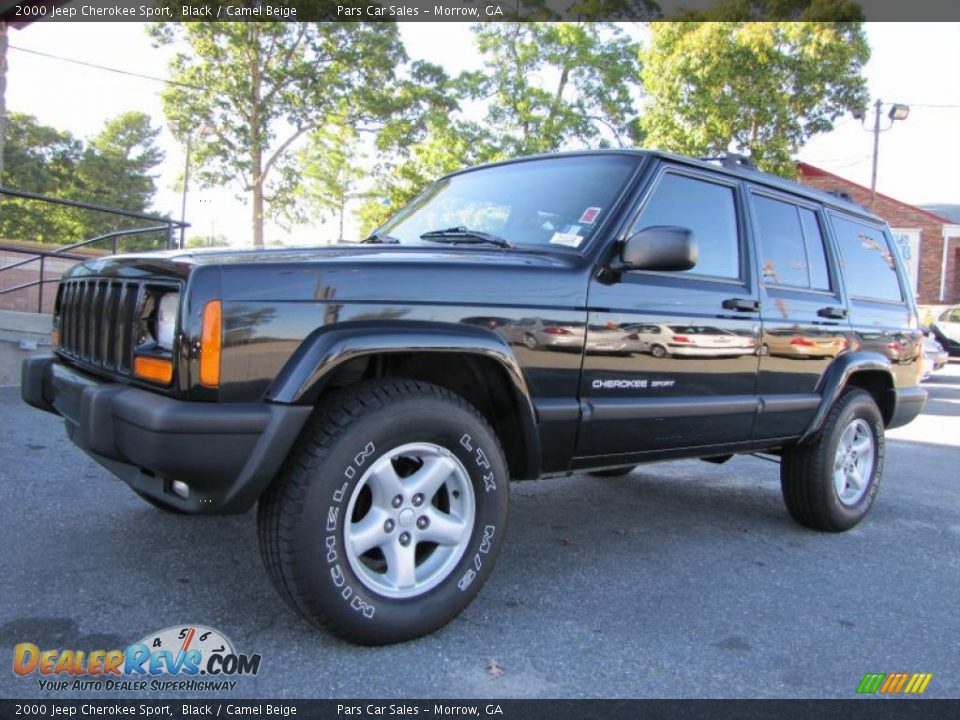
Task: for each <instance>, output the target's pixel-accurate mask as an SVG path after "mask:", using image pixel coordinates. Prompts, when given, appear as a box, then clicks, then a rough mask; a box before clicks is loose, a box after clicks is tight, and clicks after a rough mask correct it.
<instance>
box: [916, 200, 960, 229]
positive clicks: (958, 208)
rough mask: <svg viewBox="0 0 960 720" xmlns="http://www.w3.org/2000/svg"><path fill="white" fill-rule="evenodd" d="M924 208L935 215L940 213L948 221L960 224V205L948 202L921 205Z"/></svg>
mask: <svg viewBox="0 0 960 720" xmlns="http://www.w3.org/2000/svg"><path fill="white" fill-rule="evenodd" d="M922 207H923V209H924V210H929V211H930V212H932V213H935V214H937V215H942V216H943V217H945V218H947V219H948V220H949V221H950V222H952V223H956V224H960V205H952V204H950V203H939V204H937V205H923V206H922Z"/></svg>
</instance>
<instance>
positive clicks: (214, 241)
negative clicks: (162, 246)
mask: <svg viewBox="0 0 960 720" xmlns="http://www.w3.org/2000/svg"><path fill="white" fill-rule="evenodd" d="M229 245H230V242H229V241H228V240H227V238H226V236H225V235H215V236H213V237H211V236H209V235H191V236H190V237H188V238H187V241H186V242H185V243H184V247H188V248H206V247H228V246H229Z"/></svg>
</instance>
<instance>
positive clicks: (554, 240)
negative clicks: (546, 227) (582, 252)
mask: <svg viewBox="0 0 960 720" xmlns="http://www.w3.org/2000/svg"><path fill="white" fill-rule="evenodd" d="M582 242H583V238H582V237H580V236H579V235H575V234H573V233H566V232H555V233H554V234H553V237H551V238H550V244H551V245H566V246H567V247H580V243H582Z"/></svg>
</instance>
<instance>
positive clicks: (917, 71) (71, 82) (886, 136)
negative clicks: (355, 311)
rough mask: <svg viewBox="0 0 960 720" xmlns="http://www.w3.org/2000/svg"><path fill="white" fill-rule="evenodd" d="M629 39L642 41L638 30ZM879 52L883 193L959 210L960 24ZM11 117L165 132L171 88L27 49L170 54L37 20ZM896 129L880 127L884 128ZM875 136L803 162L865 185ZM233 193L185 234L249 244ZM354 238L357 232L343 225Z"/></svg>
mask: <svg viewBox="0 0 960 720" xmlns="http://www.w3.org/2000/svg"><path fill="white" fill-rule="evenodd" d="M399 27H400V33H401V37H402V39H403V41H404V44H405V45H406V48H407V53H408V55H410V57H411V58H413V59H424V60H429V61H431V62H435V63H438V64H440V65H442V66H444V67H445V68H446V69H447V71H448V72H450V73H457V72H459V71H461V70H465V69H469V68H474V67H477V66H478V65H479V58H478V54H477V53H476V51H475V49H474V47H475V46H474V43H473V38H472V35H471V33H470V26H469V25H468V24H467V23H444V24H440V23H400V24H399ZM627 29H628V30H629V31H630V32H632V33H634V34H637V35H638V36H641V37H642V35H643V33H642V31H641V30H638V29H637V27H636V24H628V28H627ZM866 30H867V36H868V40H869V42H870V45H871V49H872V54H871V59H870V62H869V63H868V65H867V67H866V69H865V75H866V78H867V81H868V84H869V89H870V95H871V100H876V99H878V98H879V99H881V100H883V101H884V103H892V102H897V103H904V104H908V105H910V106H911V111H910V116H909V118H908V119H907V120H905V121H901V122H897V123H895V124H894V125H893V127H892V128H891V129H890V130H888V131H886V132H883V133H882V134H881V136H880V152H879V162H878V179H877V190H878V191H879V192H881V193H884V194H887V195H890V196H893V197H895V198H897V199H899V200H903V201H906V202H909V203H914V204H931V203H957V204H960V23H868V24H867V26H866ZM9 41H10V46H11V49H10V51H9V53H8V62H9V72H8V79H7V109H8V110H9V111H11V112H24V113H28V114H30V115H34V116H35V117H36V118H37V119H38V120H39V121H40V122H41V123H44V124H47V125H52V126H54V127H56V128H59V129H63V130H69V131H70V132H71V133H73V134H74V135H76V136H78V137H82V138H90V137H92V136H94V135H96V134H97V132H98V131H99V130H100V129H101V128H102V127H103V125H104V122H105V121H106V120H107V119H109V118H111V117H115V116H116V115H119V114H120V113H122V112H125V111H128V110H139V111H142V112H145V113H147V114H149V115H151V116H152V117H153V118H154V123H155V124H156V125H163V111H162V108H161V103H160V93H161V91H162V90H163V87H164V85H163V84H162V83H160V82H151V81H147V80H143V79H141V78H136V77H130V76H126V75H122V74H118V73H111V72H106V71H103V70H97V69H94V68H89V67H84V66H81V65H76V64H72V63H68V62H64V61H62V60H56V59H52V58H47V57H42V56H38V55H33V54H30V53H27V52H23V51H22V50H19V49H17V48H26V49H30V50H36V51H40V52H45V53H51V54H55V55H60V56H63V57H68V58H73V59H76V60H82V61H85V62H90V63H94V64H98V65H105V66H109V67H114V68H120V69H123V70H127V71H131V72H136V73H141V74H144V75H151V76H155V77H159V78H164V77H167V76H168V73H167V66H168V63H169V61H170V59H171V57H172V56H173V54H174V50H173V49H172V48H169V47H162V48H156V47H153V45H152V42H151V39H150V38H149V36H148V35H147V33H146V30H145V27H144V25H143V24H141V23H82V24H81V23H72V24H71V23H57V22H40V23H35V24H33V25H30V26H28V27H26V28H24V29H21V30H11V31H10V37H9ZM888 124H889V123H888V122H885V123H884V127H886V126H887V125H888ZM872 143H873V138H872V134H871V133H870V132H869V131H868V130H866V129H864V127H863V126H862V124H861V122H860V121H858V120H854V119H853V118H852V117H844V118H841V119H839V120H838V121H837V122H836V127H835V129H834V130H833V131H832V132H830V133H826V134H822V135H819V136H816V137H814V138H812V139H811V140H810V141H809V142H808V144H807V145H806V146H804V147H803V148H802V149H801V151H800V152H799V153H798V156H797V157H798V159H799V160H802V161H804V162H808V163H810V164H812V165H816V166H818V167H821V168H823V169H825V170H827V171H829V172H833V173H836V174H837V175H841V176H843V177H846V178H849V179H850V180H853V181H854V182H857V183H860V184H862V185H866V186H869V184H870V171H871V157H872ZM159 144H160V147H161V148H162V149H163V150H164V152H165V160H164V163H163V164H162V166H161V167H160V168H159V172H160V175H159V177H158V180H157V185H158V188H159V191H158V193H157V196H156V199H155V202H154V208H153V209H154V210H155V211H156V212H158V213H159V214H162V215H168V214H169V215H170V216H172V217H175V218H179V217H180V204H181V194H180V191H179V190H178V189H176V186H177V181H178V178H179V177H180V176H181V175H182V173H183V168H184V149H183V148H182V147H181V146H180V145H179V144H178V143H177V142H176V141H175V140H174V139H173V137H172V136H171V135H170V134H169V132H168V131H167V130H166V128H164V131H163V133H162V135H161V137H160V141H159ZM239 197H240V195H239V193H238V191H237V190H236V189H233V188H215V189H200V188H197V187H196V186H194V187H191V190H190V193H189V195H188V198H187V213H186V219H187V221H188V222H189V223H191V225H192V227H191V229H190V230H188V236H189V235H224V236H226V237H227V238H228V240H229V241H230V244H231V245H236V246H243V245H248V244H250V242H251V239H250V238H251V231H250V210H249V206H248V205H246V203H245V201H243V200H242V199H238V198H239ZM348 220H349V219H348ZM347 231H348V233H354V234H355V233H356V232H357V228H356V225H355V223H353V222H348V225H347ZM335 233H336V228H335V225H334V223H329V224H327V225H324V224H315V225H311V226H305V227H298V228H293V229H291V230H289V231H288V230H284V229H281V228H277V227H268V230H267V240H268V242H269V241H271V240H282V241H283V242H284V243H285V244H293V245H303V244H315V243H318V242H326V241H329V240H331V239H332V238H335V237H336V235H335Z"/></svg>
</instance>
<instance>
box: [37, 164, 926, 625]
mask: <svg viewBox="0 0 960 720" xmlns="http://www.w3.org/2000/svg"><path fill="white" fill-rule="evenodd" d="M54 334H55V336H56V337H57V338H58V340H57V342H58V344H57V347H56V352H55V354H53V355H50V356H44V357H38V358H33V359H29V360H27V361H26V363H25V366H24V372H23V397H24V399H25V400H26V401H27V402H28V403H30V404H31V405H34V406H35V407H38V408H42V409H44V410H48V411H50V412H54V413H57V414H59V415H62V416H63V417H64V419H65V420H66V428H67V433H68V435H69V436H70V438H71V439H72V440H73V442H75V443H76V444H77V445H79V446H80V447H81V448H83V449H84V450H85V451H87V452H88V453H90V454H91V455H92V456H93V457H94V458H95V459H96V460H97V461H99V462H100V463H102V464H103V465H104V466H105V467H107V468H109V469H110V470H111V471H113V472H114V473H116V474H117V475H118V476H120V477H121V478H122V479H123V480H124V481H126V482H127V483H128V484H129V485H130V487H131V488H132V489H133V490H134V492H136V493H138V494H139V495H140V496H142V497H143V498H144V499H145V500H146V501H147V502H149V503H152V504H153V505H155V506H157V507H159V508H161V509H163V510H167V511H170V512H183V513H237V512H243V511H246V510H248V509H249V508H251V507H252V506H253V505H254V504H255V503H259V507H258V514H257V522H258V523H259V538H260V549H261V554H262V557H263V561H264V563H265V565H266V568H267V571H268V572H269V575H270V577H271V578H272V580H273V582H274V584H275V585H276V588H277V590H278V591H279V593H280V595H281V596H282V597H283V598H284V599H285V600H286V601H287V602H288V603H289V604H290V606H291V607H293V608H294V609H295V610H297V611H298V612H300V613H302V614H303V615H304V616H305V617H307V618H308V619H309V620H311V621H312V622H315V623H318V624H322V625H324V626H326V627H328V628H330V629H331V630H333V631H334V632H336V633H338V634H340V635H342V636H344V637H346V638H349V639H351V640H353V641H356V642H361V643H370V644H375V643H387V642H395V641H398V640H403V639H407V638H412V637H416V636H418V635H422V634H424V633H427V632H430V631H431V630H434V629H436V628H438V627H440V626H441V625H443V624H444V623H446V622H448V621H449V620H450V619H451V618H453V617H454V616H455V615H456V614H457V613H458V612H460V610H462V609H463V608H464V607H465V606H466V605H467V603H468V602H469V601H470V600H471V598H472V597H473V596H474V595H475V594H476V593H477V591H478V590H479V589H480V587H481V586H482V585H483V583H484V581H485V580H486V579H487V577H488V576H489V574H490V572H491V569H492V568H493V564H494V559H495V558H496V556H497V553H498V551H499V549H500V546H501V543H502V542H503V538H504V531H505V529H506V519H507V491H508V481H509V479H510V478H513V479H525V478H537V477H541V476H544V475H556V474H561V473H567V472H570V471H572V470H587V471H591V472H596V473H597V474H607V475H611V474H622V473H626V472H629V470H630V469H631V468H632V467H633V466H634V465H636V464H637V463H641V462H647V461H651V460H662V459H668V458H680V457H702V458H707V459H711V460H714V461H723V460H724V459H726V458H728V457H729V456H730V455H731V454H733V453H742V452H756V451H765V452H769V453H773V454H776V455H779V456H780V458H781V471H780V472H781V483H782V488H783V498H784V501H785V503H786V507H787V510H788V511H789V513H790V514H791V515H792V516H793V517H794V518H795V519H796V520H797V521H798V522H800V523H802V524H804V525H806V526H808V527H812V528H817V529H820V530H829V531H840V530H846V529H848V528H850V527H852V526H853V525H855V524H856V523H858V522H859V521H860V520H861V519H862V518H863V517H864V515H865V514H866V513H867V511H868V509H869V507H870V505H871V503H872V502H873V500H874V497H875V495H876V492H877V488H878V485H879V482H880V477H881V473H882V470H883V460H884V429H885V428H890V427H896V426H899V425H902V424H904V423H907V422H909V421H910V420H912V419H913V418H914V417H915V416H916V415H917V414H918V413H919V412H920V410H921V409H922V407H923V403H924V401H925V398H926V394H925V392H924V391H923V390H922V389H920V388H919V387H918V380H919V377H920V372H921V356H922V351H921V335H920V331H919V329H918V324H917V316H916V309H915V306H914V303H913V300H912V297H911V291H910V288H909V285H908V281H907V279H906V275H905V274H904V270H903V267H902V265H901V262H900V260H899V258H898V256H897V253H896V251H895V249H894V243H893V242H892V240H891V236H890V231H889V229H888V228H887V227H886V226H885V225H884V224H883V223H882V222H881V221H880V220H879V219H877V218H876V217H874V216H872V215H870V214H869V213H867V212H866V211H865V210H864V209H862V208H860V207H858V206H855V205H852V204H850V203H848V202H846V201H844V200H842V199H840V198H837V197H833V196H831V195H827V194H822V193H820V192H817V191H814V190H811V189H809V188H805V187H802V186H800V185H796V184H794V183H791V182H787V181H784V180H780V179H777V178H774V177H772V176H769V175H766V174H763V173H760V172H757V171H755V170H752V169H750V168H749V167H745V166H743V164H737V163H730V162H724V163H721V164H719V165H716V164H712V163H707V162H701V161H696V160H691V159H688V158H683V157H677V156H672V155H667V154H663V153H658V152H643V151H599V152H588V153H573V154H565V155H554V156H542V157H533V158H521V159H518V160H514V161H511V162H505V163H500V164H496V165H489V166H484V167H481V168H476V169H471V170H467V171H464V172H460V173H455V174H453V175H450V176H448V177H445V178H443V179H441V180H440V181H439V182H437V183H436V184H435V185H433V186H431V187H430V188H428V189H427V190H426V191H425V192H424V193H423V194H422V195H420V196H419V197H418V198H416V199H415V200H414V201H413V202H412V203H411V204H410V205H409V206H408V207H407V208H406V209H404V210H403V211H402V212H400V213H399V214H398V215H397V216H396V217H394V218H393V219H392V220H390V221H389V222H387V223H386V224H385V225H384V226H382V227H381V228H379V229H378V230H377V231H376V232H375V233H374V234H373V235H371V236H370V237H369V238H367V240H366V241H365V242H364V243H361V244H351V245H337V246H328V247H323V248H317V249H278V250H266V251H257V252H239V251H221V252H203V253H200V252H197V253H191V252H169V253H162V254H141V255H121V256H116V257H108V258H105V259H100V260H92V261H88V262H86V263H84V264H82V265H79V266H77V267H75V268H74V269H73V270H72V271H70V272H69V273H68V274H67V275H66V276H65V277H64V278H63V280H62V282H61V285H60V289H59V293H58V299H57V305H56V312H55V316H54Z"/></svg>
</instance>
